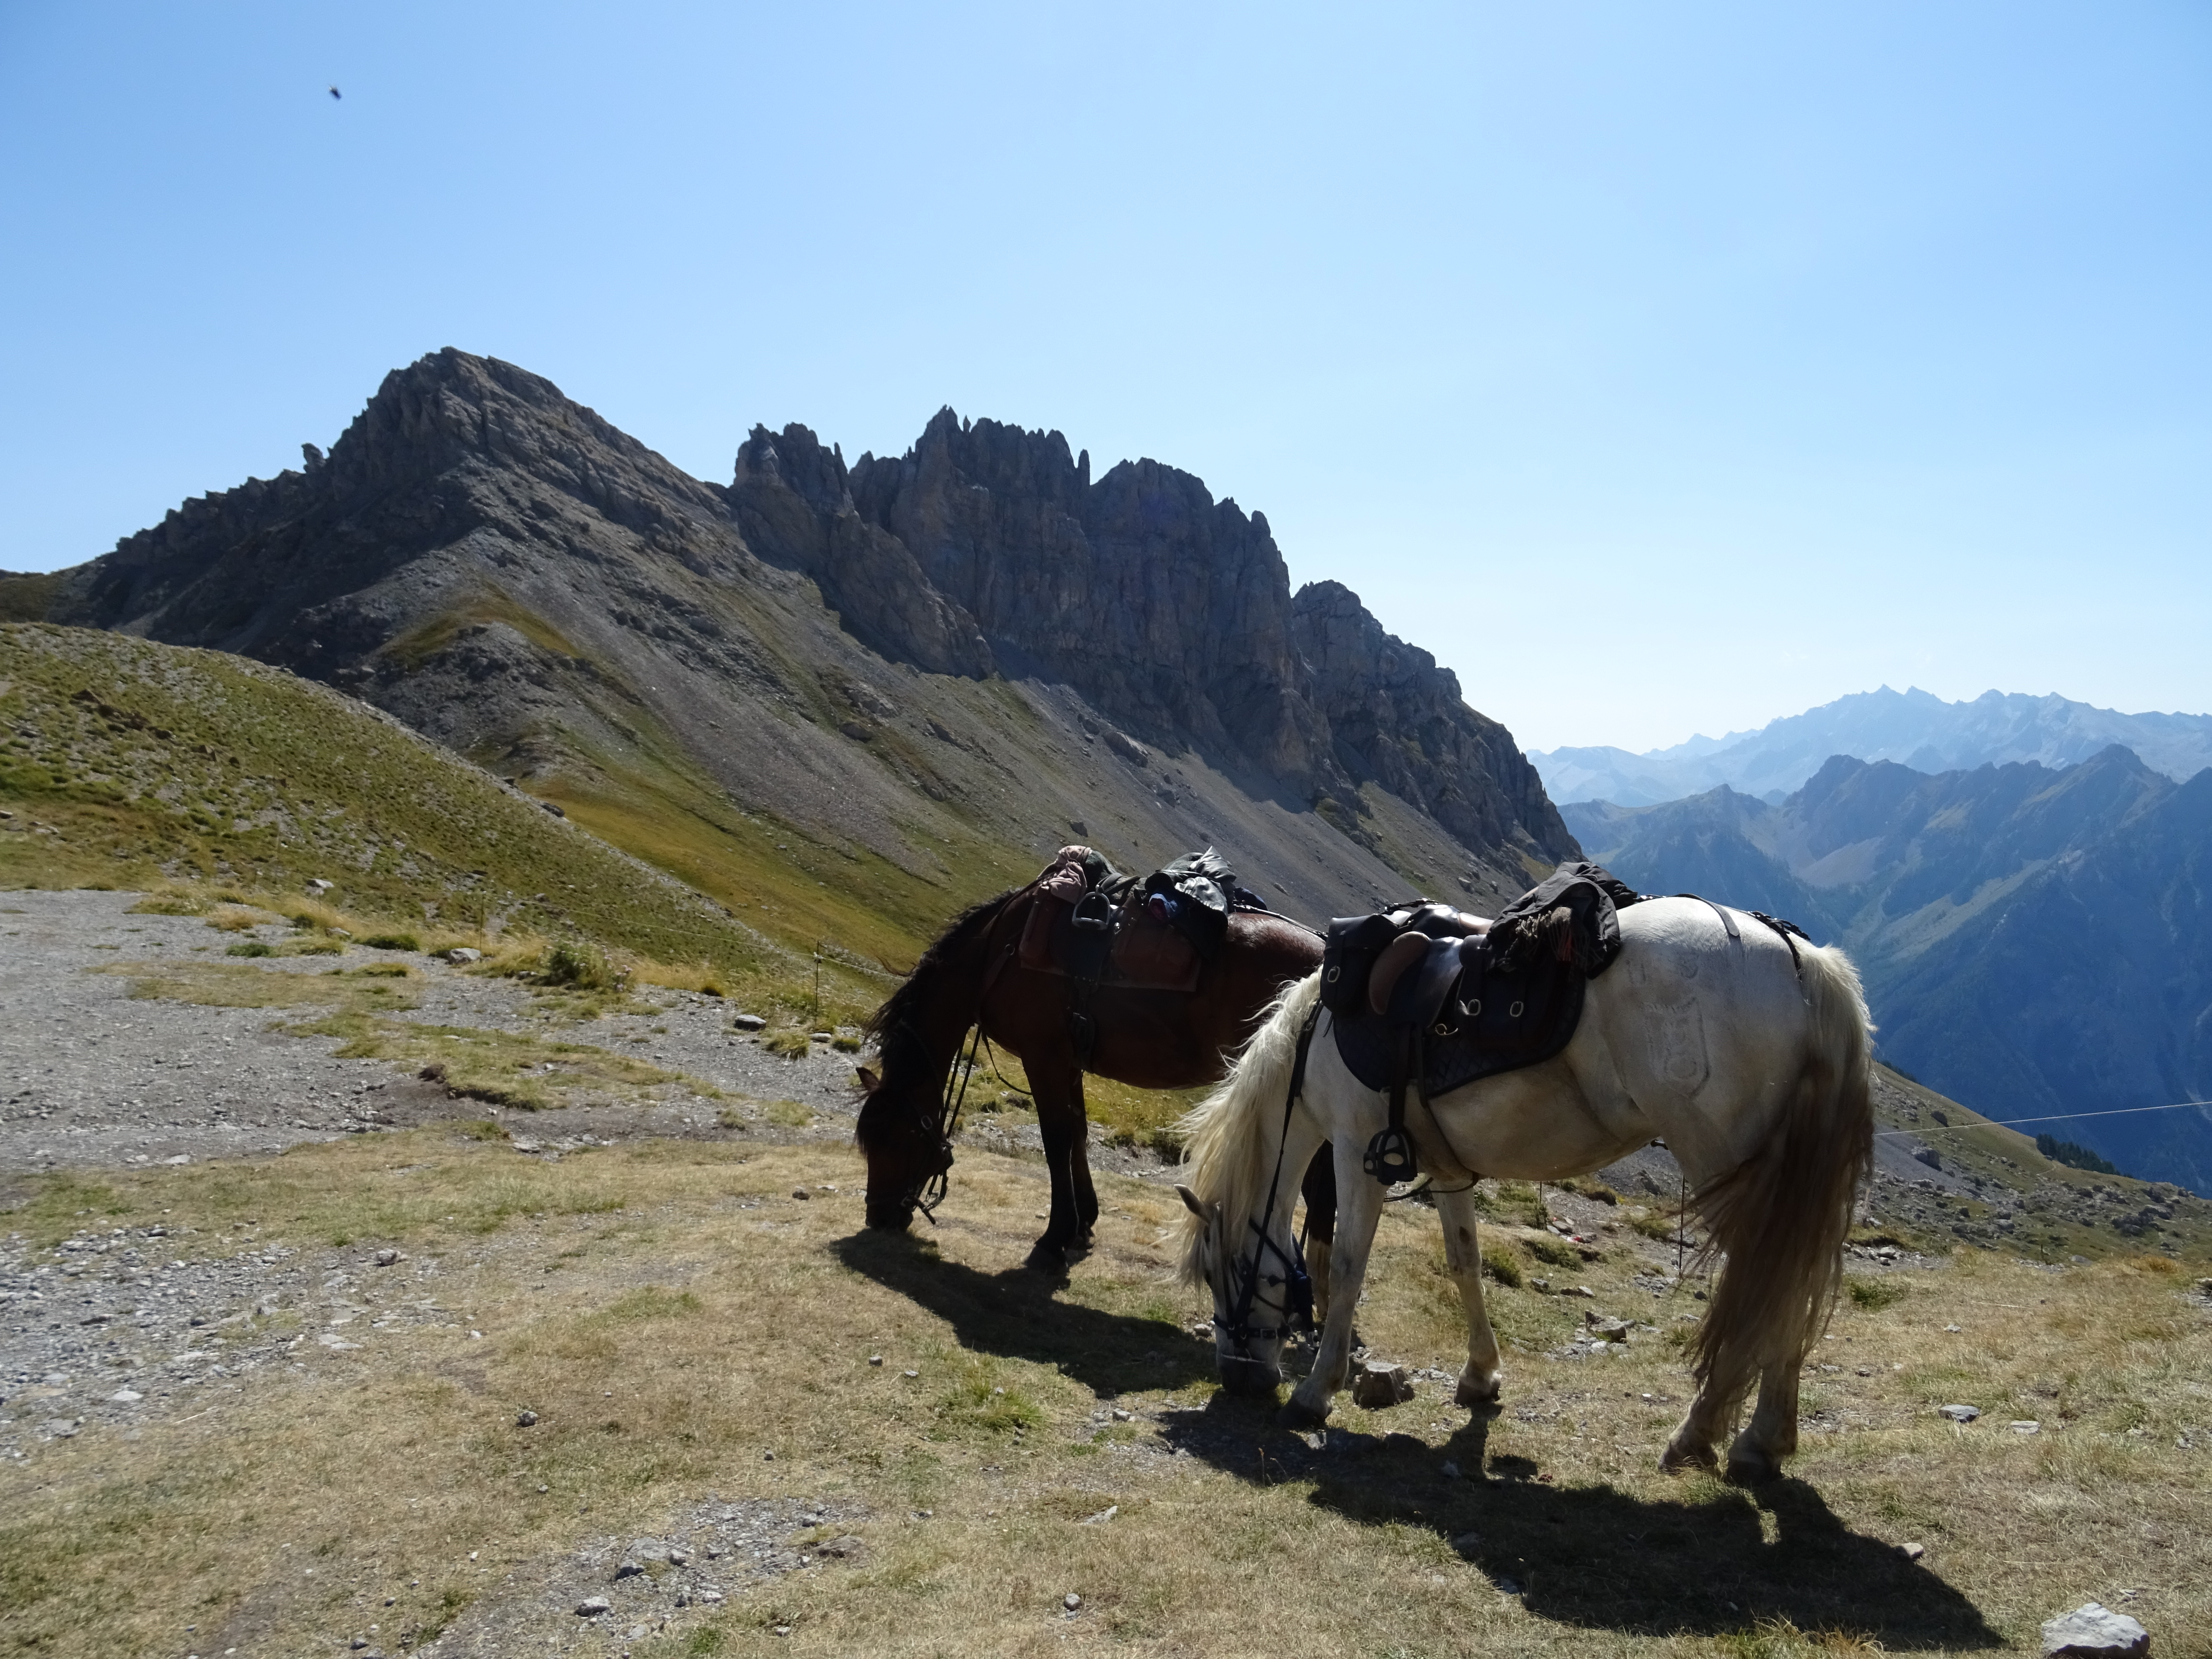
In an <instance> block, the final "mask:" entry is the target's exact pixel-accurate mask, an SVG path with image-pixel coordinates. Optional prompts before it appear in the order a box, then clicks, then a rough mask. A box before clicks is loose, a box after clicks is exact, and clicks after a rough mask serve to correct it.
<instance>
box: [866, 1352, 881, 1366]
mask: <svg viewBox="0 0 2212 1659" xmlns="http://www.w3.org/2000/svg"><path fill="white" fill-rule="evenodd" d="M883 1363H884V1357H883V1355H881V1354H879V1353H872V1354H870V1355H869V1356H868V1364H871V1365H880V1364H883Z"/></svg>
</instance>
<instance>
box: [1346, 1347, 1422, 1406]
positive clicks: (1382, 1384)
mask: <svg viewBox="0 0 2212 1659" xmlns="http://www.w3.org/2000/svg"><path fill="white" fill-rule="evenodd" d="M1412 1398H1413V1378H1411V1377H1410V1376H1407V1375H1406V1368H1405V1367H1404V1366H1403V1365H1384V1364H1378V1363H1377V1362H1376V1361H1374V1360H1371V1359H1370V1360H1369V1361H1367V1362H1366V1363H1365V1364H1363V1365H1362V1366H1361V1367H1360V1368H1359V1373H1358V1376H1354V1377H1353V1378H1352V1403H1353V1404H1355V1405H1358V1406H1361V1407H1365V1408H1366V1409H1367V1410H1369V1411H1370V1412H1372V1411H1381V1410H1383V1408H1385V1407H1390V1406H1400V1405H1403V1404H1404V1403H1405V1402H1406V1401H1408V1400H1411V1399H1412Z"/></svg>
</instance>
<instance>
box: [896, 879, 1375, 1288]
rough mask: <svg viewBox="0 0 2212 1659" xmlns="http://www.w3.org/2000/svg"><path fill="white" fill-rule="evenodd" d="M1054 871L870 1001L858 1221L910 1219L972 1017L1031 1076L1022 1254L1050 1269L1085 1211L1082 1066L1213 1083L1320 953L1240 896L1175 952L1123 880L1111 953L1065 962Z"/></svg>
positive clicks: (1003, 901)
mask: <svg viewBox="0 0 2212 1659" xmlns="http://www.w3.org/2000/svg"><path fill="white" fill-rule="evenodd" d="M1071 850H1075V849H1071ZM1056 867H1059V866H1056ZM1052 873H1053V872H1050V871H1048V872H1046V875H1045V876H1043V877H1040V878H1038V880H1036V881H1034V882H1031V883H1030V884H1029V885H1027V886H1025V887H1018V888H1015V889H1013V890H1011V891H1008V892H1005V893H1001V894H1000V895H999V896H997V897H995V898H991V899H987V900H985V901H984V902H982V903H981V904H978V905H976V906H975V908H972V909H970V910H968V911H966V912H965V913H963V915H961V916H960V917H959V918H958V919H957V920H956V921H954V922H953V923H952V925H951V927H948V928H946V929H945V933H943V935H942V936H940V937H939V939H937V941H936V942H935V943H934V944H933V945H931V946H930V947H929V949H928V950H927V951H924V952H923V953H922V957H921V961H919V962H918V963H915V969H914V972H913V973H912V974H910V975H908V977H907V981H906V983H905V984H904V985H902V986H901V987H899V988H898V989H897V990H896V991H895V992H893V993H892V994H891V995H890V999H889V1000H887V1001H885V1002H884V1005H883V1006H882V1007H880V1008H878V1010H877V1011H876V1013H875V1017H874V1018H872V1020H871V1021H870V1022H869V1024H868V1031H869V1035H870V1036H872V1038H873V1039H874V1040H875V1043H876V1046H877V1048H878V1054H879V1056H880V1065H881V1066H882V1072H881V1074H880V1075H878V1074H877V1073H875V1072H874V1071H873V1070H872V1069H869V1068H866V1067H863V1068H862V1070H861V1073H860V1076H861V1081H862V1085H863V1086H864V1087H865V1088H866V1090H867V1100H866V1103H865V1104H864V1105H863V1106H862V1107H861V1109H860V1150H861V1152H862V1153H863V1154H864V1155H865V1157H866V1159H867V1165H868V1200H867V1218H868V1225H870V1226H872V1227H884V1228H890V1229H894V1230H896V1229H901V1228H903V1227H905V1226H907V1225H908V1224H909V1223H911V1222H912V1220H913V1219H914V1212H915V1210H916V1208H918V1207H920V1206H921V1205H922V1203H923V1200H924V1194H925V1192H926V1190H927V1188H929V1187H930V1185H931V1184H932V1183H933V1182H938V1181H939V1179H940V1178H941V1177H942V1176H944V1175H945V1172H946V1171H947V1170H950V1169H951V1166H952V1142H951V1129H952V1124H951V1115H952V1113H951V1107H952V1100H951V1097H950V1094H949V1092H948V1086H947V1085H948V1084H949V1083H950V1081H951V1078H952V1074H953V1069H954V1066H956V1064H957V1063H958V1061H959V1059H960V1050H961V1048H962V1046H963V1043H964V1042H967V1040H968V1036H969V1031H970V1030H971V1029H976V1028H980V1030H981V1036H983V1037H984V1038H986V1039H987V1040H988V1041H989V1042H992V1043H994V1044H995V1045H996V1046H998V1047H999V1048H1004V1049H1006V1050H1007V1051H1008V1052H1010V1053H1012V1054H1016V1055H1018V1056H1019V1057H1020V1060H1021V1062H1022V1066H1023V1067H1024V1070H1025V1071H1026V1072H1027V1073H1029V1082H1030V1092H1031V1093H1032V1095H1033V1096H1034V1097H1035V1098H1036V1113H1037V1128H1038V1130H1039V1132H1040V1133H1042V1136H1043V1138H1044V1154H1045V1164H1046V1167H1047V1168H1048V1170H1050V1172H1051V1175H1052V1212H1051V1216H1050V1218H1049V1220H1048V1223H1047V1225H1046V1227H1045V1230H1044V1234H1043V1237H1041V1238H1039V1239H1038V1240H1037V1242H1036V1248H1035V1249H1032V1250H1031V1251H1030V1258H1029V1259H1030V1266H1031V1267H1038V1268H1042V1269H1045V1270H1047V1271H1055V1272H1056V1271H1058V1270H1059V1269H1060V1268H1061V1267H1064V1266H1065V1265H1066V1259H1067V1254H1068V1252H1069V1251H1070V1250H1071V1249H1081V1248H1083V1247H1084V1246H1085V1244H1086V1243H1088V1242H1089V1240H1090V1237H1091V1227H1092V1225H1093V1224H1095V1223H1096V1222H1097V1218H1098V1196H1097V1193H1096V1192H1095V1191H1094V1190H1093V1188H1092V1187H1091V1164H1090V1159H1089V1157H1088V1156H1087V1153H1086V1150H1085V1144H1086V1141H1087V1139H1088V1137H1089V1127H1090V1126H1089V1121H1088V1119H1087V1116H1086V1115H1085V1109H1084V1103H1083V1074H1084V1073H1085V1072H1086V1071H1090V1072H1096V1073H1098V1074H1099V1075H1100V1076H1102V1077H1109V1078H1113V1079H1116V1080H1117V1081H1119V1082H1122V1083H1127V1084H1132V1085H1135V1086H1136V1087H1138V1088H1140V1089H1182V1088H1190V1087H1193V1086H1194V1085H1200V1084H1206V1083H1212V1082H1216V1081H1218V1080H1219V1079H1221V1077H1222V1076H1223V1075H1224V1074H1225V1073H1226V1072H1227V1070H1228V1066H1229V1058H1230V1056H1231V1055H1232V1054H1235V1052H1236V1051H1237V1049H1238V1048H1241V1047H1242V1046H1243V1043H1244V1041H1245V1039H1246V1038H1248V1037H1249V1036H1250V1035H1251V1034H1252V1030H1253V1029H1254V1027H1255V1025H1256V1024H1258V1022H1259V1019H1260V1017H1261V1014H1262V1013H1264V1012H1266V1010H1267V1006H1268V1005H1269V1004H1270V1003H1272V1002H1273V1000H1274V999H1275V997H1276V996H1277V995H1278V994H1279V993H1280V992H1281V990H1282V988H1283V987H1284V986H1285V985H1286V984H1289V983H1290V982H1291V981H1296V980H1298V979H1302V978H1304V976H1305V975H1308V974H1310V973H1311V972H1313V970H1314V969H1315V968H1316V966H1317V965H1318V964H1319V963H1320V962H1321V951H1322V942H1321V939H1320V936H1319V935H1317V934H1316V933H1314V932H1312V931H1311V930H1310V929H1309V928H1306V927H1301V926H1300V925H1299V924H1298V923H1297V922H1294V921H1291V920H1289V919H1288V918H1287V917H1284V916H1279V915H1273V914H1272V913H1269V912H1264V911H1251V910H1243V909H1237V910H1233V911H1231V914H1230V915H1228V916H1227V918H1226V926H1225V929H1223V930H1222V932H1221V935H1220V938H1219V942H1218V945H1215V946H1214V948H1213V949H1212V951H1211V953H1210V954H1209V955H1207V956H1206V957H1204V959H1202V960H1201V959H1200V957H1199V956H1198V955H1197V954H1196V953H1195V952H1194V951H1190V952H1182V953H1180V954H1179V953H1178V947H1177V943H1176V940H1175V939H1171V938H1170V937H1168V936H1167V933H1166V931H1165V930H1167V929H1168V928H1169V927H1170V924H1168V923H1165V922H1161V921H1155V920H1154V919H1153V918H1152V916H1151V915H1147V914H1146V911H1145V907H1144V902H1143V901H1144V896H1143V894H1142V893H1140V892H1139V891H1138V890H1135V888H1134V887H1133V886H1132V887H1131V888H1130V890H1128V892H1127V895H1126V896H1125V898H1124V901H1123V902H1121V903H1120V904H1119V905H1118V906H1116V907H1115V910H1116V912H1117V914H1116V915H1115V921H1118V923H1119V927H1117V928H1116V929H1115V930H1114V931H1112V932H1111V933H1108V934H1107V935H1106V937H1108V938H1110V939H1112V941H1113V950H1112V955H1111V957H1109V958H1106V959H1105V960H1103V961H1100V962H1097V963H1094V964H1093V971H1092V972H1091V973H1089V974H1086V973H1085V971H1084V969H1082V968H1080V967H1079V969H1078V971H1077V972H1075V973H1073V974H1072V973H1070V972H1068V971H1066V963H1067V961H1068V952H1067V950H1066V946H1067V945H1068V944H1069V941H1070V939H1071V937H1072V936H1071V934H1070V932H1069V929H1070V926H1071V923H1072V921H1073V915H1072V913H1073V908H1074V907H1073V905H1072V904H1070V903H1069V902H1066V900H1065V899H1063V898H1062V897H1060V896H1055V895H1054V893H1052V892H1049V891H1048V890H1046V889H1047V886H1048V880H1049V878H1050V877H1051V876H1052ZM1104 903H1105V902H1104V899H1103V895H1101V894H1097V893H1092V894H1090V895H1088V896H1086V899H1085V908H1086V909H1097V910H1102V911H1103V907H1104ZM1025 941H1026V944H1025ZM1077 948H1078V949H1079V948H1080V945H1078V946H1077ZM1086 1049H1087V1051H1088V1052H1087V1053H1085V1052H1084V1050H1086ZM1316 1162H1317V1163H1318V1164H1323V1165H1326V1164H1327V1163H1328V1160H1327V1159H1326V1158H1322V1159H1318V1160H1316ZM1333 1197H1334V1191H1333V1188H1332V1193H1331V1199H1332V1200H1333ZM1328 1207H1329V1208H1330V1209H1331V1210H1332V1211H1333V1210H1334V1203H1333V1201H1332V1202H1331V1203H1330V1204H1329V1206H1328Z"/></svg>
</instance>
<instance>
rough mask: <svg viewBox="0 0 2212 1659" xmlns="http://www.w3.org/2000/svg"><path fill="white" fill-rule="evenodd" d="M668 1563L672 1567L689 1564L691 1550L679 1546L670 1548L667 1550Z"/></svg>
mask: <svg viewBox="0 0 2212 1659" xmlns="http://www.w3.org/2000/svg"><path fill="white" fill-rule="evenodd" d="M668 1565H670V1566H671V1567H688V1566H690V1565H691V1552H690V1550H687V1549H681V1548H678V1549H671V1550H670V1551H669V1552H668Z"/></svg>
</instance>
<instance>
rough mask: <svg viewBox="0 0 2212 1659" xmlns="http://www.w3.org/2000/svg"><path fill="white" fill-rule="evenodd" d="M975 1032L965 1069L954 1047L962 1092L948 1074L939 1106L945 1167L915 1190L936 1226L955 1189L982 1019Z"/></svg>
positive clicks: (919, 1207)
mask: <svg viewBox="0 0 2212 1659" xmlns="http://www.w3.org/2000/svg"><path fill="white" fill-rule="evenodd" d="M982 1042H983V1023H982V1022H981V1020H978V1021H976V1022H975V1036H974V1038H973V1039H972V1040H971V1041H970V1042H969V1044H968V1060H967V1063H966V1064H965V1065H964V1066H963V1064H961V1061H960V1047H959V1045H958V1044H957V1043H955V1044H954V1045H953V1048H952V1071H957V1072H958V1073H959V1074H960V1087H959V1092H958V1093H957V1094H956V1093H954V1092H953V1086H952V1071H948V1072H946V1073H945V1093H944V1095H943V1096H942V1097H940V1098H939V1101H938V1103H937V1126H936V1127H937V1139H938V1143H939V1146H942V1147H943V1148H944V1151H945V1167H944V1168H943V1169H941V1170H939V1171H938V1172H937V1173H936V1174H935V1175H933V1176H925V1177H923V1179H922V1181H921V1183H920V1184H919V1185H918V1186H917V1187H916V1188H915V1194H914V1206H915V1208H916V1209H917V1210H920V1211H921V1214H922V1218H923V1219H924V1220H925V1221H927V1222H928V1223H929V1225H931V1226H933V1227H934V1226H935V1225H937V1206H939V1205H940V1204H942V1203H944V1202H945V1194H946V1193H947V1192H949V1191H950V1190H951V1186H952V1137H953V1136H954V1135H956V1134H957V1133H960V1109H961V1108H962V1107H963V1106H964V1105H966V1104H967V1103H968V1079H969V1078H971V1077H973V1076H975V1050H976V1049H977V1048H980V1047H981V1044H982ZM998 1068H999V1067H998V1061H997V1060H995V1059H994V1060H993V1061H992V1062H991V1069H992V1070H993V1071H994V1072H995V1071H996V1070H998Z"/></svg>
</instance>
